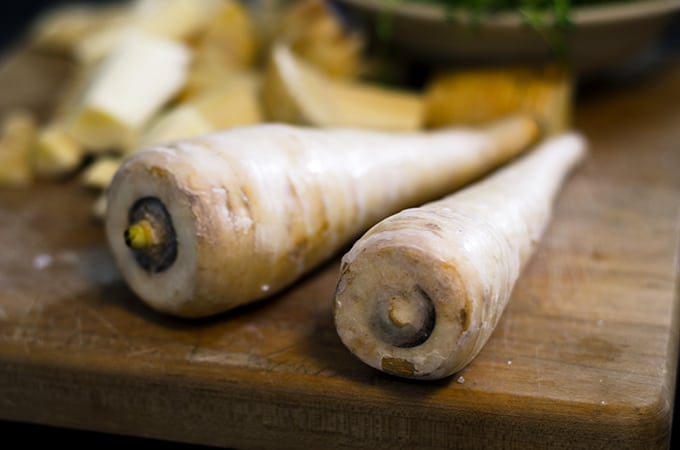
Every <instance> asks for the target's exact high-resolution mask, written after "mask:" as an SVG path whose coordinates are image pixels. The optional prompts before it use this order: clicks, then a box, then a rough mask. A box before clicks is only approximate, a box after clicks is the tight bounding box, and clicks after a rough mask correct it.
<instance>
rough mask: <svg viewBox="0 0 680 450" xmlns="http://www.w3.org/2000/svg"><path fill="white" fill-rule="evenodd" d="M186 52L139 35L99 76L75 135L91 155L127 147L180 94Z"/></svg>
mask: <svg viewBox="0 0 680 450" xmlns="http://www.w3.org/2000/svg"><path fill="white" fill-rule="evenodd" d="M189 60H190V53H189V50H188V48H187V47H186V46H184V45H182V44H181V43H179V42H176V41H172V40H169V39H161V38H158V37H154V36H151V35H147V34H143V33H134V34H132V35H130V36H128V38H127V39H126V40H124V41H123V42H122V43H120V45H119V46H118V47H116V49H115V50H113V51H112V53H111V54H110V55H109V56H107V58H106V59H105V60H104V61H103V62H102V63H101V66H100V67H99V68H98V70H97V71H96V72H95V75H94V79H93V81H92V82H91V86H90V87H89V89H88V90H87V91H86V92H85V94H84V96H83V97H84V98H83V100H82V103H81V105H80V109H79V111H78V113H77V114H76V117H75V119H74V121H73V124H72V127H71V129H70V132H71V133H72V135H73V137H74V138H76V140H78V141H79V142H80V143H81V144H82V145H84V146H85V147H86V148H87V149H88V150H91V151H102V150H111V149H116V148H121V147H128V146H129V145H130V143H131V142H132V141H133V139H135V136H136V134H137V133H138V132H139V131H140V130H141V128H142V127H143V126H144V124H145V123H146V122H147V121H148V120H149V119H150V118H151V117H152V116H153V115H154V114H155V113H156V112H157V111H158V110H160V108H161V107H162V106H163V105H164V104H165V103H166V102H168V101H169V100H170V99H171V98H172V97H173V96H174V95H175V94H176V93H177V92H178V91H179V89H180V88H181V86H182V85H183V83H184V81H185V80H186V75H187V71H188V65H189Z"/></svg>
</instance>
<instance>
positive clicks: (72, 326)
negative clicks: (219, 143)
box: [0, 54, 680, 449]
mask: <svg viewBox="0 0 680 450" xmlns="http://www.w3.org/2000/svg"><path fill="white" fill-rule="evenodd" d="M66 73H68V69H67V67H65V66H64V65H63V64H62V63H60V62H59V61H55V60H51V59H47V58H44V57H39V56H36V55H27V54H21V55H19V56H17V57H15V58H14V59H13V61H12V62H11V63H10V64H8V65H5V66H4V67H3V68H2V69H0V114H2V113H3V112H4V111H6V110H7V109H8V108H10V107H12V106H16V105H26V106H28V107H30V108H32V109H35V110H36V111H38V112H39V113H42V114H43V115H44V114H45V111H47V110H48V109H49V104H50V99H51V96H52V95H53V93H54V92H55V90H57V89H58V86H59V81H60V80H61V79H63V77H64V76H65V74H66ZM679 95H680V63H679V64H674V65H671V66H670V67H667V68H665V69H663V70H659V71H658V72H656V73H654V74H651V75H650V76H648V77H647V78H646V79H643V80H639V81H637V82H635V83H630V84H628V85H626V86H625V87H621V88H618V89H609V90H607V91H606V92H593V93H591V94H590V95H587V96H585V97H584V98H583V99H581V100H580V101H579V104H578V105H577V110H576V125H577V127H578V128H579V129H580V130H582V131H583V132H584V133H585V134H586V135H587V136H588V138H589V140H590V142H591V155H590V158H589V159H588V161H587V162H586V164H585V165H584V166H583V167H582V168H581V169H580V170H578V171H577V172H576V173H575V174H574V176H573V177H572V178H570V180H569V181H568V183H567V184H566V186H565V187H564V190H563V191H562V194H561V195H560V197H559V199H558V203H557V206H556V211H555V216H554V219H553V221H552V223H551V226H550V227H549V229H548V230H547V233H546V235H545V238H544V240H543V241H542V244H541V246H540V248H539V250H538V252H537V254H536V255H535V257H534V258H533V259H532V261H531V263H530V265H529V267H528V268H527V270H526V271H525V272H524V274H523V276H522V278H521V280H520V281H519V284H518V286H517V287H516V290H515V292H514V295H513V298H512V300H511V302H510V305H509V307H508V309H507V310H506V312H505V315H504V317H503V320H502V321H501V323H500V325H499V327H498V328H497V330H496V332H495V333H494V335H493V336H492V338H491V339H490V341H489V342H488V344H487V345H486V347H485V348H484V350H483V351H482V353H481V354H480V355H479V357H478V358H477V359H476V360H475V361H474V362H473V363H472V364H471V365H469V366H468V367H467V368H466V369H465V370H463V371H462V372H461V373H459V374H456V375H455V376H453V377H451V378H449V379H446V380H442V381H438V382H412V381H404V380H400V379H396V378H392V377H389V376H387V375H384V374H381V373H379V372H377V371H375V370H373V369H371V368H369V367H367V366H365V365H363V364H362V363H361V362H359V361H358V360H356V359H354V358H353V357H352V356H351V355H350V354H349V353H348V352H347V351H346V349H345V348H344V347H343V346H342V344H341V343H340V341H339V339H338V338H337V336H336V334H335V331H334V329H333V325H332V321H331V315H330V305H331V295H332V292H333V289H334V285H335V281H336V275H337V270H338V261H337V260H333V261H330V262H328V263H327V264H326V265H325V266H323V267H321V268H320V269H319V270H317V271H316V272H314V273H313V274H312V275H311V276H309V277H307V278H305V279H304V280H302V281H300V282H299V283H297V284H296V285H295V286H294V287H292V288H291V289H289V290H288V291H286V292H285V293H284V294H283V295H280V296H277V297H276V298H272V299H269V300H267V301H264V302H261V303H260V304H257V305H252V306H249V307H245V308H242V309H239V310H237V311H234V312H232V313H229V314H224V315H221V316H219V317H215V318H212V319H209V320H200V321H183V320H175V319H172V318H168V317H165V316H162V315H159V314H157V313H155V312H153V311H151V310H150V309H148V308H147V307H145V306H144V305H143V304H142V303H141V302H140V301H139V300H138V299H136V298H135V296H134V295H133V294H132V293H131V292H130V291H129V290H128V288H127V287H126V286H125V284H124V283H123V282H122V281H121V280H120V278H119V276H118V273H117V271H116V269H115V267H114V265H113V263H112V260H111V258H110V255H109V253H108V250H107V248H106V246H105V243H104V240H103V233H102V229H101V226H100V225H99V224H98V223H96V222H94V221H92V220H91V219H90V217H89V208H90V205H91V202H92V201H93V200H94V198H95V195H94V194H93V193H91V192H88V191H86V190H83V189H82V188H80V187H78V185H77V183H75V182H74V181H73V180H71V181H65V182H62V183H57V184H46V183H43V184H39V185H37V186H35V187H33V188H30V189H27V190H10V189H4V190H0V419H9V420H15V421H26V422H31V423H41V424H52V425H59V426H66V427H73V428H77V429H88V430H96V431H105V432H113V433H120V434H126V435H132V436H144V437H154V438H161V439H168V440H174V441H180V442H191V443H200V444H211V445H220V446H231V447H237V448H298V447H308V448H338V447H352V448H371V449H374V448H388V447H389V448H414V447H418V448H470V447H476V448H496V447H503V448H530V447H541V448H545V447H551V448H569V449H573V448H593V447H599V448H605V447H611V448H617V449H618V448H645V449H649V448H663V447H666V446H667V445H668V439H669V433H670V425H671V423H670V422H671V411H672V402H673V394H674V389H675V387H674V386H675V385H674V380H675V368H676V363H677V355H678V345H677V344H678V321H679V319H678V313H679V311H680V309H679V308H678V295H677V287H676V286H677V284H676V282H677V275H678V273H677V271H678V269H677V259H674V258H677V253H678V252H677V250H678V224H679V221H678V218H679V215H678V213H679V203H680V148H679V146H680V98H679Z"/></svg>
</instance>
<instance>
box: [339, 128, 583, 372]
mask: <svg viewBox="0 0 680 450" xmlns="http://www.w3.org/2000/svg"><path fill="white" fill-rule="evenodd" d="M584 152H585V143H584V141H583V139H582V138H581V137H580V136H579V135H577V134H568V135H563V136H560V137H558V138H554V139H551V140H549V141H546V142H545V143H544V144H542V145H541V146H540V147H539V148H537V149H536V150H535V151H533V152H532V153H530V154H529V155H527V156H524V157H522V159H521V160H519V161H517V162H515V163H513V164H512V165H510V166H508V167H506V168H504V169H501V170H500V171H498V172H497V173H496V174H494V175H492V176H490V177H488V178H487V179H485V180H483V181H480V182H478V183H477V184H474V185H472V186H470V187H468V188H466V189H464V190H462V191H459V192H457V193H455V194H452V195H449V196H447V197H445V198H443V199H441V200H438V201H435V202H432V203H429V204H427V205H424V206H422V207H419V208H411V209H406V210H404V211H401V212H400V213H398V214H395V215H393V216H391V217H389V218H387V219H385V220H383V221H382V222H380V223H378V224H377V225H375V226H374V227H373V228H371V229H370V230H369V231H368V232H366V234H365V235H364V236H363V237H362V238H361V239H359V240H358V241H357V242H356V243H355V244H354V246H353V247H352V249H351V250H350V251H349V252H348V253H347V254H346V255H345V256H344V257H343V260H342V266H341V276H340V279H339V282H338V286H337V290H336V295H335V302H334V316H335V325H336V329H337V332H338V334H339V336H340V338H341V340H342V342H343V343H344V344H345V346H346V347H347V348H348V349H349V350H350V351H351V352H352V353H353V354H354V355H356V356H357V357H358V358H359V359H361V360H362V361H364V362H365V363H367V364H369V365H371V366H373V367H375V368H377V369H379V370H382V371H385V372H388V373H391V374H394V375H398V376H402V377H407V378H416V379H436V378H443V377H446V376H449V375H451V374H453V373H455V372H458V371H460V370H461V369H462V368H463V367H465V366H466V365H467V364H468V363H469V362H470V361H471V360H472V359H473V358H474V357H475V356H477V354H478V353H479V352H480V350H481V349H482V347H483V346H484V345H485V343H486V342H487V340H488V338H489V336H490V335H491V333H492V331H493V330H494V328H495V327H496V325H497V324H498V321H499V319H500V317H501V315H502V313H503V311H504V309H505V307H506V305H507V303H508V301H509V299H510V297H511V293H512V290H513V287H514V285H515V282H516V281H517V279H518V278H519V276H520V273H521V271H522V269H523V267H524V266H525V264H526V262H527V261H528V260H529V258H530V256H531V254H532V253H533V251H534V249H535V248H536V246H537V244H538V242H539V240H540V238H541V235H542V233H543V231H544V228H545V227H546V225H547V224H548V222H549V220H550V217H551V210H552V204H553V202H554V199H555V196H556V194H557V192H558V190H559V188H560V186H561V185H562V183H563V180H564V179H565V176H566V175H567V173H568V172H569V170H570V169H571V168H572V167H574V165H575V164H576V163H577V162H578V161H579V160H580V159H581V158H582V157H583V155H584Z"/></svg>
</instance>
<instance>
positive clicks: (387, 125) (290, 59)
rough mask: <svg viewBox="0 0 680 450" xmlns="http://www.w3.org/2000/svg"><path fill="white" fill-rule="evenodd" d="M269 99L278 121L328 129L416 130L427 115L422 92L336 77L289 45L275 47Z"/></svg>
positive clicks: (270, 111) (265, 96)
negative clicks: (321, 70) (343, 127)
mask: <svg viewBox="0 0 680 450" xmlns="http://www.w3.org/2000/svg"><path fill="white" fill-rule="evenodd" d="M263 101H264V105H265V109H266V111H267V113H268V116H269V117H270V118H271V119H273V120H277V121H284V122H290V123H297V124H305V125H316V126H323V127H329V126H351V127H362V128H375V129H382V130H416V129H418V128H420V127H421V125H422V121H423V117H424V116H423V114H424V103H423V100H422V98H421V96H419V95H418V94H416V93H414V92H407V91H401V90H396V89H387V88H382V87H379V86H376V85H373V84H368V83H361V82H358V81H346V80H336V79H333V78H330V77H328V76H326V75H325V74H324V73H322V72H320V71H319V70H317V69H316V68H314V67H312V66H310V65H309V64H307V63H306V62H304V61H302V60H300V59H299V58H298V57H296V56H295V55H294V54H293V53H292V52H291V51H290V49H289V48H288V47H286V46H285V45H276V46H275V47H274V49H273V51H272V60H271V63H270V65H269V68H268V70H267V76H266V79H265V83H264V86H263Z"/></svg>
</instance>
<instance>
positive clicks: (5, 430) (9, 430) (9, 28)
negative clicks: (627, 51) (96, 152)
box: [0, 0, 680, 449]
mask: <svg viewBox="0 0 680 450" xmlns="http://www.w3.org/2000/svg"><path fill="white" fill-rule="evenodd" d="M114 1H115V0H87V1H85V0H80V1H79V3H100V4H103V3H112V2H114ZM66 3H73V0H15V1H11V0H10V1H4V2H2V7H0V10H1V11H2V13H1V14H0V55H1V54H2V53H3V52H4V51H6V50H7V49H9V48H11V47H12V45H15V44H17V43H18V42H19V41H20V40H21V38H22V37H23V35H24V33H25V31H26V27H27V25H28V24H30V23H31V22H32V21H33V20H35V19H36V18H37V17H38V15H40V14H41V13H42V12H43V11H45V10H47V9H48V8H53V7H58V6H60V5H64V4H66ZM679 49H680V20H676V21H675V25H674V26H673V27H672V28H671V29H670V30H669V33H668V34H667V36H666V38H665V39H664V41H663V42H662V43H661V45H660V51H659V52H657V53H658V58H668V57H674V58H677V57H678V56H679V54H678V53H679V51H678V50H679ZM656 63H657V64H662V63H663V61H661V60H659V61H656ZM610 81H611V83H614V82H616V83H620V82H621V80H616V81H613V80H610ZM602 83H605V84H606V83H608V81H607V80H598V83H597V84H598V85H601V84H602ZM679 176H680V175H679ZM679 394H680V393H679V392H678V389H676V395H675V411H676V414H675V416H676V417H677V412H678V404H679V403H680V399H679V398H680V395H679ZM676 422H677V421H676ZM0 439H2V442H3V445H2V447H3V448H14V447H18V446H22V447H26V446H27V447H32V446H34V445H39V444H44V443H45V442H46V441H49V443H50V444H51V445H53V446H60V445H61V444H64V445H67V446H74V445H75V446H87V447H94V446H122V445H137V444H140V445H143V446H146V447H148V446H151V447H154V448H158V447H161V448H169V449H184V448H207V447H200V446H190V445H183V444H173V443H167V442H163V441H156V440H151V439H142V438H129V437H123V436H115V435H109V434H104V433H94V432H89V431H72V430H66V429H61V428H55V427H49V426H41V425H32V424H22V423H14V422H7V421H2V420H0ZM14 442H16V443H17V444H12V443H14ZM671 442H672V444H671V445H673V444H680V427H678V426H676V427H674V429H673V436H672V439H671ZM5 444H7V446H5Z"/></svg>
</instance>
